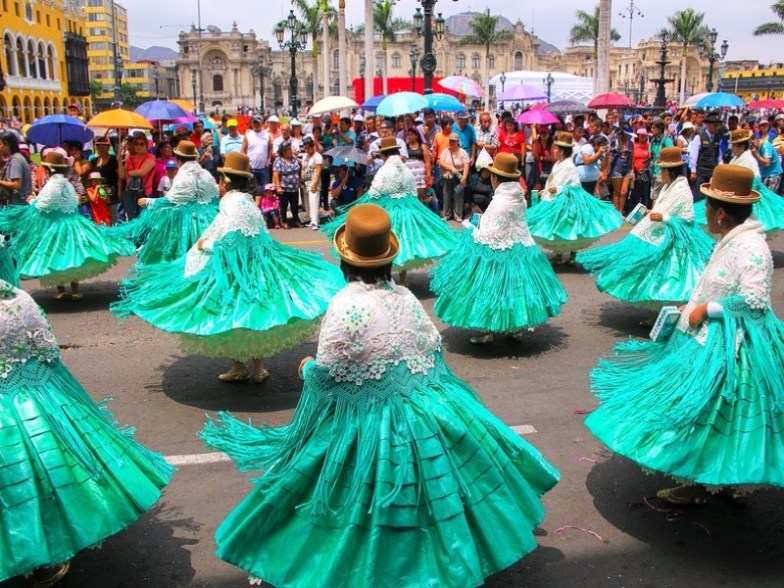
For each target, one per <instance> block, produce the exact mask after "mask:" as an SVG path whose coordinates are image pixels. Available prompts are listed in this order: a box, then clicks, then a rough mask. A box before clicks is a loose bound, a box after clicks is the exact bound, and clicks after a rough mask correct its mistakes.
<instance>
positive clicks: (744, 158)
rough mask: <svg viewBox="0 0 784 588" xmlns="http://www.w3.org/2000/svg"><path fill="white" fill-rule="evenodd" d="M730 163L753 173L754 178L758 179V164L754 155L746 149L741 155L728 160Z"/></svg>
mask: <svg viewBox="0 0 784 588" xmlns="http://www.w3.org/2000/svg"><path fill="white" fill-rule="evenodd" d="M730 163H731V164H732V165H739V166H741V167H747V168H749V169H750V170H751V171H753V172H754V177H757V178H758V177H760V168H759V162H758V161H757V158H756V157H754V154H753V153H752V152H751V151H749V150H748V149H746V150H745V151H744V152H743V153H741V154H740V155H738V156H737V157H733V158H732V159H731V160H730Z"/></svg>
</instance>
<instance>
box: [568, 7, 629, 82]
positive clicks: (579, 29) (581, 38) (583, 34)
mask: <svg viewBox="0 0 784 588" xmlns="http://www.w3.org/2000/svg"><path fill="white" fill-rule="evenodd" d="M599 12H600V11H599V4H597V5H596V7H595V8H594V9H593V12H587V11H585V10H578V11H577V12H575V16H576V17H577V23H576V24H575V25H573V26H572V28H571V30H570V31H569V42H570V43H571V44H572V45H575V44H577V43H582V42H585V41H588V42H590V43H593V59H594V62H596V60H597V59H598V58H599V22H600V20H601V19H600V17H599V16H600V15H599ZM620 38H621V35H620V33H618V31H616V30H615V29H610V42H613V41H618V40H620ZM598 72H599V68H598V67H597V66H596V63H594V68H593V81H594V88H596V80H597V75H598Z"/></svg>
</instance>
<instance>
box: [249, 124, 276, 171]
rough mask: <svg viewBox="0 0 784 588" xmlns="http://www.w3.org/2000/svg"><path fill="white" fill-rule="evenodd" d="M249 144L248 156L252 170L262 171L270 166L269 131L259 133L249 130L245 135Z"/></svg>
mask: <svg viewBox="0 0 784 588" xmlns="http://www.w3.org/2000/svg"><path fill="white" fill-rule="evenodd" d="M245 141H247V143H248V148H247V155H248V159H250V167H251V169H262V168H265V167H268V166H269V160H270V152H269V150H270V134H269V133H268V132H267V131H264V130H261V131H259V132H256V131H254V130H253V129H248V132H247V133H245Z"/></svg>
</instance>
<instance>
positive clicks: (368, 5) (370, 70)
mask: <svg viewBox="0 0 784 588" xmlns="http://www.w3.org/2000/svg"><path fill="white" fill-rule="evenodd" d="M375 71H376V68H375V59H373V0H365V100H367V99H368V98H372V97H373V74H374V72H375Z"/></svg>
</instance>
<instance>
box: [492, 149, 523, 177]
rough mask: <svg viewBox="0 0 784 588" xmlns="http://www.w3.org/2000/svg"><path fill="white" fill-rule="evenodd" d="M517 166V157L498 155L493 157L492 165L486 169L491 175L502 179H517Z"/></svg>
mask: <svg viewBox="0 0 784 588" xmlns="http://www.w3.org/2000/svg"><path fill="white" fill-rule="evenodd" d="M518 165H519V162H518V161H517V157H515V156H514V155H513V154H512V153H499V154H498V155H496V156H495V159H494V160H493V165H488V166H487V169H488V170H489V171H490V173H491V174H495V175H497V176H501V177H502V178H511V179H517V178H519V177H520V170H519V169H518V167H517V166H518Z"/></svg>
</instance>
